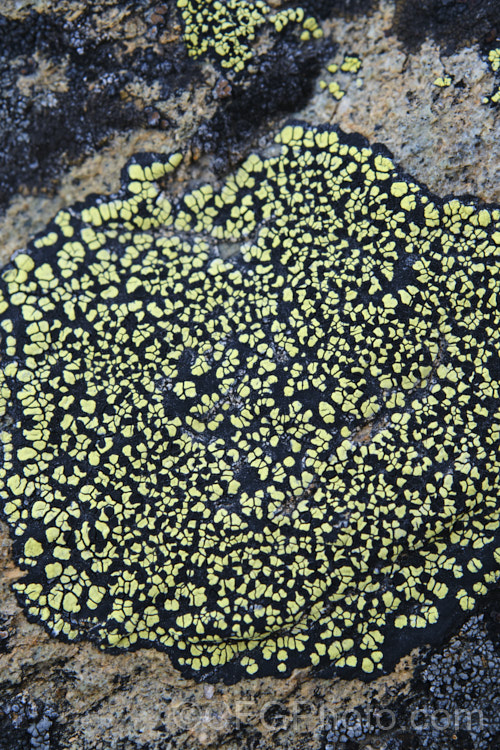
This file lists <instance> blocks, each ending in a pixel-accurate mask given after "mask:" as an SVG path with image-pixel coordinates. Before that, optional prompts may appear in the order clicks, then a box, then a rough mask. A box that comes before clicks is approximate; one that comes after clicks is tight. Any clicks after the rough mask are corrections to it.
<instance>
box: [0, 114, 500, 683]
mask: <svg viewBox="0 0 500 750" xmlns="http://www.w3.org/2000/svg"><path fill="white" fill-rule="evenodd" d="M277 140H278V143H279V144H281V151H280V153H279V154H278V155H275V156H269V157H267V158H266V157H263V156H258V155H256V154H254V155H252V156H250V157H249V158H248V159H247V160H246V161H244V162H243V164H242V165H241V166H240V168H239V169H238V170H237V171H236V172H235V174H233V175H230V176H229V177H227V179H226V180H225V182H224V183H223V184H222V186H221V187H220V188H219V189H215V188H213V187H212V186H211V185H202V186H200V187H198V188H196V189H193V190H191V191H190V192H188V193H186V194H185V195H183V196H180V197H174V195H175V193H176V191H172V193H173V194H172V196H170V195H169V193H168V191H165V188H164V185H163V184H162V187H160V186H159V185H158V183H157V180H158V179H160V178H162V177H163V176H164V175H165V174H167V173H170V172H172V171H173V169H174V168H175V166H176V165H177V164H178V163H179V160H180V158H181V157H180V155H179V154H176V155H173V156H170V157H168V156H163V157H158V156H151V157H145V156H144V155H143V156H141V157H137V158H136V159H135V160H134V161H133V162H132V163H131V164H129V165H128V168H127V169H126V170H125V173H124V186H123V189H122V191H121V192H120V193H119V194H118V195H117V196H115V197H112V198H105V197H95V196H94V197H93V198H91V199H89V200H88V201H87V203H86V204H85V205H83V206H82V205H81V204H80V205H77V206H75V207H73V208H72V210H71V211H63V212H61V213H59V214H58V216H57V217H56V219H55V220H54V221H53V222H52V223H51V225H50V226H49V227H48V228H47V230H46V232H45V233H44V234H42V235H41V237H39V238H38V239H37V240H36V241H35V242H33V243H31V245H30V246H29V248H28V250H27V251H26V252H25V253H22V254H19V255H18V256H17V257H16V258H15V259H14V260H13V262H12V263H11V264H10V265H9V266H7V268H5V269H4V270H3V272H2V274H1V278H0V298H1V299H2V300H4V301H5V306H4V308H3V310H2V312H1V313H0V325H1V327H2V330H3V331H4V336H3V337H2V340H1V365H0V413H1V414H2V415H6V414H8V415H9V418H10V419H9V421H8V423H7V422H5V423H4V429H3V433H2V445H3V456H2V464H1V468H0V496H1V499H2V504H3V512H4V517H5V519H6V520H7V522H8V524H9V527H10V529H11V532H12V535H13V537H14V538H15V539H16V544H15V547H14V550H15V555H16V558H17V561H18V563H19V565H20V566H21V567H22V568H23V570H25V571H26V574H25V576H24V578H23V579H21V580H19V581H18V582H17V583H16V584H15V589H16V591H17V594H18V596H19V599H20V601H21V603H22V604H23V605H24V606H25V608H26V611H27V612H28V614H29V616H30V617H31V618H32V619H34V620H36V621H39V622H43V623H44V624H45V626H46V627H47V628H48V629H49V631H50V632H51V633H53V634H56V635H60V636H62V637H65V638H67V639H69V640H73V639H75V638H81V637H89V638H92V639H93V640H95V641H96V642H97V643H99V644H100V645H101V646H102V647H103V648H112V649H117V650H120V649H126V648H130V647H136V646H139V645H144V646H154V647H156V648H158V649H164V650H165V651H167V652H168V653H169V654H170V655H171V658H172V660H173V662H174V664H175V665H176V666H177V667H178V668H179V669H180V670H181V671H182V673H183V674H184V675H187V676H192V677H195V678H197V679H209V680H219V679H221V680H225V681H227V682H234V681H235V680H238V679H240V678H241V677H255V676H261V675H266V674H271V675H276V676H286V675H289V674H290V673H291V672H292V670H293V669H295V668H297V667H307V666H313V667H319V668H321V669H323V670H325V672H324V673H329V674H345V675H349V676H359V677H362V678H364V679H372V678H374V677H376V676H377V675H379V674H381V673H382V672H383V671H384V670H388V669H390V668H391V667H392V666H393V665H394V663H395V662H396V661H397V659H398V658H399V657H400V656H401V655H403V654H405V653H408V651H409V650H410V649H411V648H413V646H415V645H417V644H421V643H433V642H435V641H436V640H438V639H439V638H441V637H442V634H443V633H444V632H446V630H447V629H449V628H450V627H452V626H453V625H454V624H455V623H456V622H458V621H460V618H465V617H466V616H467V614H468V613H470V612H471V611H472V609H473V608H474V607H476V606H477V604H478V602H479V601H480V600H481V597H482V596H484V594H485V593H487V591H488V590H489V589H491V587H492V586H494V585H495V584H496V582H498V580H499V579H500V517H499V516H500V512H499V499H498V498H499V496H500V471H499V467H500V312H499V309H500V307H499V304H498V301H499V298H500V253H499V249H500V210H499V208H498V207H493V206H481V207H478V206H477V205H476V204H475V202H474V201H473V200H471V199H458V198H448V199H446V200H440V199H439V198H436V197H435V196H433V195H432V194H430V193H429V192H428V191H427V190H426V189H425V188H424V187H422V186H421V185H419V184H418V183H417V182H415V181H414V180H412V179H411V178H410V177H408V176H407V175H405V174H404V173H403V172H401V171H400V170H399V169H398V168H397V167H396V166H395V165H394V162H393V160H392V158H391V156H390V155H389V154H388V153H387V152H386V151H384V150H383V149H381V148H380V147H373V148H372V147H370V146H369V144H368V143H367V142H366V141H365V140H363V139H362V138H361V137H359V136H355V135H346V134H344V133H342V132H341V131H338V130H334V129H327V128H314V127H309V126H307V125H305V124H301V123H291V124H290V125H288V126H287V127H285V128H284V129H283V130H282V132H281V133H280V135H279V136H278V139H277ZM69 230H71V231H69ZM47 238H49V240H48V241H46V240H47ZM228 242H229V243H240V244H241V253H240V254H239V255H237V256H234V257H232V258H231V259H226V260H224V259H223V258H222V257H220V247H221V246H223V245H224V244H225V243H228Z"/></svg>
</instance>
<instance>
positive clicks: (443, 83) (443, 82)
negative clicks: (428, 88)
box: [433, 75, 452, 89]
mask: <svg viewBox="0 0 500 750" xmlns="http://www.w3.org/2000/svg"><path fill="white" fill-rule="evenodd" d="M451 84H452V78H451V76H450V75H443V76H438V78H436V79H434V81H433V85H434V86H437V87H438V88H440V89H446V88H448V87H449V86H451Z"/></svg>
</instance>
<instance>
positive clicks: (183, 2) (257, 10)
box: [177, 0, 323, 73]
mask: <svg viewBox="0 0 500 750" xmlns="http://www.w3.org/2000/svg"><path fill="white" fill-rule="evenodd" d="M177 7H178V8H179V10H180V11H181V15H182V20H183V22H184V41H185V43H186V45H187V48H188V52H189V54H190V55H191V57H200V56H202V55H204V54H205V53H207V52H211V53H213V54H214V55H215V57H216V59H217V60H218V61H219V63H220V65H221V66H222V67H223V68H229V69H232V70H233V71H234V72H235V73H239V72H240V71H242V70H243V69H244V68H245V65H246V64H247V63H248V62H249V60H251V58H252V57H253V51H252V42H254V41H255V39H256V37H257V34H258V32H259V31H260V30H261V29H262V27H264V26H265V24H270V25H272V26H274V29H275V30H276V31H277V32H280V31H282V30H283V29H284V28H286V27H287V26H288V25H289V24H298V25H299V26H300V27H301V28H302V32H301V35H300V38H301V39H302V41H307V40H309V39H311V38H314V39H318V38H320V37H321V36H322V34H323V32H322V30H321V28H320V26H319V25H318V22H317V21H316V19H315V18H314V17H313V16H308V15H307V14H306V13H305V12H304V9H303V8H301V7H296V8H293V7H292V8H284V9H283V10H279V11H274V10H273V8H272V7H271V6H270V5H269V4H268V3H267V2H265V0H227V2H222V1H221V0H177Z"/></svg>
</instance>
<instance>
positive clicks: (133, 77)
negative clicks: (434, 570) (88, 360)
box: [0, 0, 500, 750]
mask: <svg viewBox="0 0 500 750" xmlns="http://www.w3.org/2000/svg"><path fill="white" fill-rule="evenodd" d="M273 5H275V6H277V7H281V6H282V5H283V3H281V2H274V3H273ZM308 6H309V10H310V13H311V15H315V16H316V17H317V18H318V19H319V20H320V22H321V27H322V29H323V32H324V34H323V37H322V38H321V39H316V40H315V39H310V40H305V41H302V42H301V41H300V40H299V37H298V35H297V34H296V33H295V32H294V31H293V30H290V31H287V32H286V33H285V34H283V35H280V36H279V37H274V36H273V35H272V34H270V33H269V32H268V31H267V30H266V31H264V32H263V33H262V35H261V36H260V37H259V38H258V40H257V42H256V44H255V47H254V49H255V54H254V56H253V58H252V61H251V62H250V64H249V66H248V68H247V69H246V71H245V75H244V76H241V75H235V74H234V73H232V72H231V71H225V70H222V69H221V68H220V66H218V65H217V63H216V62H214V60H212V59H210V58H204V59H201V60H194V59H192V58H190V57H188V55H187V52H186V48H185V46H184V44H183V40H182V25H181V19H180V16H179V14H178V11H177V9H176V7H175V4H174V3H172V2H170V3H165V4H158V3H155V2H151V1H150V0H143V2H141V3H121V2H116V1H115V0H107V2H105V1H103V2H96V3H94V4H93V5H92V7H91V8H89V6H88V4H87V3H84V2H79V1H78V0H72V1H71V0H66V1H64V2H58V3H55V2H50V1H49V0H37V2H28V1H27V0H26V1H25V2H18V1H15V0H6V2H4V3H3V6H2V14H3V15H2V16H1V17H0V33H1V35H2V38H3V40H4V43H3V45H2V50H0V55H1V66H0V80H1V85H2V90H3V91H4V92H5V96H4V99H3V101H2V104H0V108H1V109H0V111H1V114H2V117H1V118H0V151H1V152H2V153H4V154H5V158H4V160H3V161H2V162H1V164H0V204H1V207H0V210H1V211H2V214H1V218H0V221H1V224H0V252H1V258H2V261H6V260H7V259H8V258H9V257H10V255H11V254H12V252H13V251H14V250H16V249H19V248H22V247H23V246H24V245H25V244H26V242H27V241H28V239H29V238H30V237H32V236H33V235H34V234H35V233H37V232H38V231H40V230H41V229H43V227H44V226H45V225H46V223H47V221H48V220H49V219H50V218H51V217H52V216H53V215H54V214H55V213H56V211H57V210H58V209H59V208H61V207H63V206H65V205H69V204H71V203H72V202H74V201H76V200H80V199H81V198H82V197H84V196H85V195H87V194H89V193H92V192H99V193H102V192H104V193H106V192H113V191H115V190H116V189H117V187H118V184H119V174H120V170H121V168H122V167H123V164H124V163H125V161H126V160H127V158H128V157H129V156H130V155H132V154H133V153H135V152H137V151H149V150H151V151H173V150H175V149H179V148H180V149H182V150H184V151H186V152H187V153H188V154H189V157H190V158H188V159H187V160H186V168H185V170H184V171H181V174H180V177H179V180H178V185H179V191H181V190H182V191H184V190H185V189H186V188H187V187H190V186H191V185H192V184H194V182H196V181H199V180H209V181H211V182H213V183H214V182H215V183H216V182H217V181H218V180H220V178H221V177H222V176H223V175H224V174H225V173H226V172H227V171H228V169H229V168H230V167H231V166H233V165H234V164H236V163H238V162H239V160H240V159H241V158H242V157H243V156H244V155H246V154H247V153H248V152H249V151H250V150H251V149H254V148H259V149H260V148H264V147H266V146H269V143H270V142H271V139H272V135H273V134H274V133H275V132H276V130H277V129H278V127H280V126H281V125H282V124H283V123H284V121H285V120H286V119H287V118H288V117H289V116H290V115H293V116H300V118H301V119H305V120H310V121H312V122H315V123H335V124H338V125H340V126H341V127H342V128H343V129H344V130H346V131H355V132H360V133H362V134H363V135H365V136H366V137H368V138H369V139H370V140H371V141H372V142H374V141H378V142H381V143H383V144H384V145H386V146H387V147H389V148H390V149H391V151H392V152H393V153H394V155H395V158H396V161H397V162H398V163H399V164H401V165H402V166H403V167H404V168H405V169H406V170H407V171H408V172H410V173H411V174H412V175H413V176H414V177H415V178H416V179H418V180H419V181H422V182H424V183H426V184H427V185H428V186H429V188H430V189H431V190H433V191H434V192H436V193H438V194H439V195H445V194H447V193H451V192H453V193H454V194H460V193H469V194H474V195H476V196H478V197H479V198H481V199H482V200H484V201H486V202H498V201H500V191H499V184H500V182H499V179H498V178H499V160H498V117H499V109H498V107H497V106H494V105H493V104H490V103H487V102H486V103H485V102H484V99H485V98H487V97H488V96H490V95H491V94H492V93H493V92H494V90H495V87H497V88H498V82H497V83H495V74H494V71H493V70H492V66H491V64H490V63H489V61H488V55H487V52H488V50H489V49H492V48H493V47H494V46H495V36H496V34H498V33H500V11H499V10H498V5H497V3H495V2H494V0H491V2H488V1H487V0H483V2H478V3H463V2H454V0H451V2H447V3H445V2H442V0H427V2H426V3H417V2H412V1H411V0H406V1H402V0H398V2H395V3H394V2H381V3H380V4H379V3H377V2H362V1H361V0H359V1H358V2H349V1H348V0H347V1H346V2H333V3H326V2H324V3H320V2H314V1H313V0H311V2H309V3H308ZM457 13H461V14H462V15H461V19H462V22H461V23H460V24H458V23H457V22H456V19H457V17H458V16H457ZM457 28H460V29H463V30H464V31H463V33H462V34H460V33H458V31H457ZM346 55H356V56H357V57H359V58H360V60H361V63H362V64H361V67H360V68H359V70H357V71H356V72H352V71H349V70H342V66H343V63H344V61H345V57H346ZM335 66H337V69H336V70H335ZM329 67H330V68H331V70H328V68H329ZM332 71H333V72H332ZM446 76H449V77H450V79H451V81H450V85H447V86H440V85H436V84H435V83H434V82H435V81H436V80H437V79H439V78H442V79H445V78H446ZM321 81H323V82H324V83H325V84H326V85H325V86H322V84H321ZM330 84H338V87H336V86H332V87H331V89H332V90H333V92H338V91H342V92H345V94H344V95H342V97H341V98H336V97H335V95H334V93H332V90H331V89H330ZM10 544H11V543H10V540H9V537H8V533H7V531H6V528H5V527H3V528H2V536H1V561H0V562H1V567H2V576H1V581H0V667H1V675H2V676H1V681H0V700H1V708H0V748H6V749H7V748H9V750H10V749H11V748H12V749H13V750H16V749H19V750H21V748H23V749H24V748H43V749H44V750H50V749H51V748H54V750H56V749H57V748H75V750H76V749H78V748H85V749H86V750H94V748H95V750H97V749H98V748H99V750H100V749H101V748H110V749H111V748H113V749H114V748H121V749H123V750H125V749H126V750H129V749H130V750H132V749H138V750H139V749H142V750H146V748H147V749H148V750H160V748H164V747H178V748H193V747H218V748H228V749H229V748H285V747H287V748H302V747H304V748H306V747H307V748H309V747H312V748H317V749H318V750H319V749H320V748H329V749H330V748H332V749H333V748H345V750H353V749H354V748H358V747H361V746H364V747H366V746H371V747H374V748H375V747H376V748H387V750H389V748H392V750H396V749H398V748H403V747H405V748H406V747H411V748H420V747H422V748H424V747H426V748H444V749H445V748H448V747H450V748H451V747H454V748H456V747H462V748H469V747H474V748H484V750H487V749H488V748H493V747H496V746H498V744H499V743H500V724H499V711H498V702H499V699H500V698H499V687H498V685H499V669H500V666H499V650H498V649H499V621H500V614H499V613H500V603H499V600H498V596H497V597H495V596H492V597H491V598H490V600H489V601H488V602H487V604H486V606H485V608H484V611H483V612H481V613H479V614H478V615H476V616H475V617H474V618H472V620H471V621H470V622H469V623H468V624H467V625H466V626H465V627H464V628H463V629H462V631H461V632H460V633H458V634H457V635H456V636H454V637H453V638H452V640H451V641H450V642H449V643H447V644H443V646H442V648H441V649H439V650H438V651H436V652H434V653H432V654H431V653H427V652H426V650H425V649H421V650H418V651H417V650H415V652H413V653H412V654H411V656H410V657H407V658H405V659H403V660H402V661H401V662H400V663H399V665H398V666H397V668H396V669H395V670H394V672H393V673H392V674H391V675H388V676H385V677H382V678H380V679H378V680H376V681H375V682H372V683H370V684H365V683H361V682H358V681H344V680H322V679H317V678H316V679H311V678H310V676H309V675H308V673H307V672H299V673H295V674H294V675H293V676H292V677H290V678H289V679H287V680H280V681H276V680H274V679H271V678H266V679H263V680H258V681H253V682H248V683H247V682H240V683H238V684H237V685H234V686H231V687H224V686H218V685H216V686H209V685H203V684H201V685H200V684H198V685H196V684H195V683H192V682H190V681H186V680H184V679H182V678H181V677H180V676H179V675H178V673H177V672H176V671H175V670H173V669H172V667H171V665H170V663H169V661H168V659H167V658H166V657H165V655H164V654H161V653H157V652H155V651H146V650H141V651H138V652H135V653H130V654H122V655H118V656H115V655H109V654H103V653H101V652H99V651H98V650H96V649H95V648H94V647H93V646H92V645H90V644H76V645H74V644H66V643H61V642H59V641H56V640H54V639H52V638H50V637H49V636H48V635H46V634H45V633H44V632H43V631H42V629H41V628H40V627H39V626H37V625H33V624H30V623H28V622H27V621H26V619H25V617H24V615H23V613H22V611H21V610H20V608H19V607H18V605H17V603H16V600H15V597H14V596H13V594H12V592H11V590H10V584H11V583H12V582H13V581H14V580H16V579H17V578H18V577H19V576H20V575H22V574H21V573H20V571H19V570H17V569H16V568H15V566H14V564H13V562H12V559H11V556H10ZM495 707H496V708H495ZM348 711H351V712H352V711H358V713H357V714H356V713H354V714H353V713H351V714H350V715H347V714H346V712H348ZM368 711H371V712H372V720H371V722H367V721H366V716H367V713H368ZM384 711H385V713H384ZM457 711H458V712H459V713H458V718H457ZM460 711H462V712H470V715H469V714H467V713H462V714H461V713H460ZM377 712H378V713H377ZM418 712H419V713H418ZM439 712H441V713H439ZM474 712H475V713H474ZM360 717H361V721H360ZM363 719H365V721H364V723H363V721H362V720H363ZM468 722H469V723H468ZM481 722H482V725H481Z"/></svg>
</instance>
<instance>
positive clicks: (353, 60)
mask: <svg viewBox="0 0 500 750" xmlns="http://www.w3.org/2000/svg"><path fill="white" fill-rule="evenodd" d="M361 64H362V63H361V58H359V57H358V56H357V55H345V57H344V61H343V63H342V65H341V66H340V70H341V71H342V72H343V73H357V72H358V70H359V69H360V68H361Z"/></svg>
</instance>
